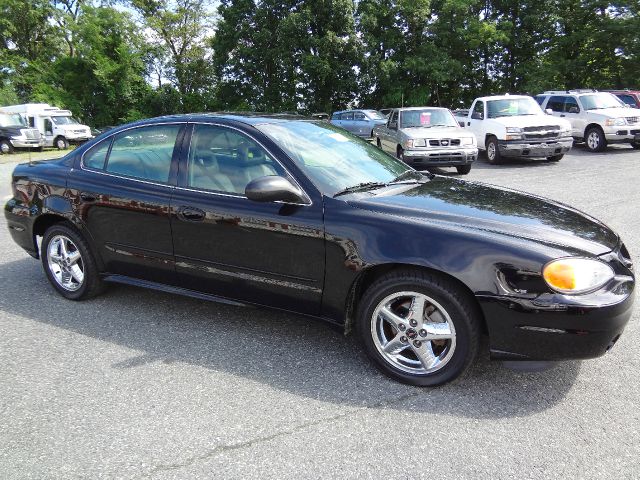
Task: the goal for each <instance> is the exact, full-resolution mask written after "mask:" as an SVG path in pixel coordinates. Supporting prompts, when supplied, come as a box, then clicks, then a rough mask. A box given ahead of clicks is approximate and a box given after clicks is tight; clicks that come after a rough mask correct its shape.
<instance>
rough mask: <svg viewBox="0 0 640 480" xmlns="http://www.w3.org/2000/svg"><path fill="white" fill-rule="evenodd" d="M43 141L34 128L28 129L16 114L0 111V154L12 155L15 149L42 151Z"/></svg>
mask: <svg viewBox="0 0 640 480" xmlns="http://www.w3.org/2000/svg"><path fill="white" fill-rule="evenodd" d="M43 145H44V140H43V138H42V137H41V136H40V132H38V130H37V129H35V128H29V126H28V125H27V124H26V123H25V121H24V119H23V118H22V117H21V116H20V115H18V114H17V113H4V112H2V111H0V154H7V153H13V152H14V150H15V149H16V148H33V149H35V150H42V146H43Z"/></svg>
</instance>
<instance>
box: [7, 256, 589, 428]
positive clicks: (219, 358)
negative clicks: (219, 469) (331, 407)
mask: <svg viewBox="0 0 640 480" xmlns="http://www.w3.org/2000/svg"><path fill="white" fill-rule="evenodd" d="M0 280H1V281H2V285H3V286H4V287H3V288H2V289H1V290H0V310H2V311H4V312H6V313H7V314H11V315H13V316H19V317H23V318H24V319H26V320H33V321H36V322H40V323H43V324H46V325H49V326H52V327H55V328H60V329H64V330H66V331H70V332H74V333H76V334H80V335H84V336H87V337H91V338H94V339H97V340H100V341H102V342H109V343H112V344H115V345H118V346H122V347H126V348H127V349H132V350H135V351H136V352H137V353H136V354H134V355H132V356H131V357H130V358H127V359H126V360H122V361H118V362H116V363H113V364H112V365H111V367H112V368H114V369H122V370H126V369H135V368H139V367H141V366H144V365H146V364H149V363H152V362H161V363H166V364H171V363H175V362H184V363H187V364H190V365H197V366H200V367H204V368H206V369H209V370H211V371H217V372H225V373H229V374H233V375H236V376H239V377H242V378H246V379H248V380H251V381H256V382H259V383H263V384H267V385H269V386H271V387H274V388H277V389H280V390H282V391H286V392H289V393H292V394H295V395H299V396H301V397H308V398H313V399H319V400H322V401H326V402H332V403H338V404H348V405H353V406H360V407H367V408H386V409H389V408H393V409H398V410H404V411H415V412H430V413H436V414H445V415H452V416H464V417H471V418H502V417H517V416H528V415H532V414H535V413H537V412H540V411H543V410H545V409H548V408H550V407H552V406H553V405H555V404H557V403H558V402H560V401H561V400H562V399H563V398H564V397H565V396H566V395H567V393H568V392H569V391H570V390H571V388H572V385H573V384H574V383H575V381H576V378H577V376H578V374H579V371H580V362H566V363H561V364H558V365H557V366H556V367H555V368H553V369H551V370H547V371H544V372H538V373H525V372H517V371H512V370H509V369H507V368H504V367H503V366H502V364H501V363H498V362H490V361H489V360H488V355H487V354H486V353H483V354H482V355H481V356H480V358H479V360H478V362H477V364H476V365H475V366H473V367H472V368H471V370H470V371H469V372H468V373H467V375H466V376H464V377H463V378H462V379H460V380H459V381H458V382H455V383H453V384H449V385H445V386H442V387H439V388H435V389H420V388H416V387H411V386H407V385H402V384H399V383H397V382H394V381H392V380H390V379H388V378H387V377H385V376H383V375H382V374H380V373H379V372H378V371H377V370H376V369H375V368H374V367H373V366H372V365H371V363H370V362H369V360H368V359H367V358H366V356H365V354H364V352H363V351H362V349H361V348H360V347H359V344H358V343H357V341H356V339H355V338H354V336H353V335H351V336H347V337H345V336H344V335H343V334H342V332H341V331H338V330H336V329H334V328H331V327H330V326H329V325H327V324H325V323H323V322H319V321H313V320H310V319H308V318H306V317H302V316H299V315H293V314H289V313H283V312H279V311H273V310H267V309H258V308H250V307H234V306H229V305H223V304H217V303H212V302H206V301H201V300H196V299H192V298H187V297H181V296H177V295H170V294H165V293H161V292H155V291H151V290H145V289H140V288H135V287H129V286H120V285H112V286H111V287H110V288H109V289H108V290H107V292H106V293H104V294H103V295H101V296H99V297H97V298H95V299H92V300H88V301H84V302H73V301H69V300H65V299H63V298H62V297H60V296H59V295H58V294H57V293H56V292H55V291H54V290H53V288H52V287H51V286H50V285H49V284H48V282H47V280H46V278H45V276H44V273H43V272H42V270H41V267H40V264H39V262H37V261H34V260H33V259H31V258H25V259H22V260H17V261H13V262H10V263H5V264H4V265H3V268H2V269H1V270H0ZM52 341H54V340H52ZM483 351H484V352H487V345H486V341H485V343H484V345H483Z"/></svg>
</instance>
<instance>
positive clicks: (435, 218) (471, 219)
mask: <svg viewBox="0 0 640 480" xmlns="http://www.w3.org/2000/svg"><path fill="white" fill-rule="evenodd" d="M378 192H380V194H378V195H371V194H363V195H356V196H354V199H353V200H351V201H349V204H350V205H352V206H355V207H357V208H361V209H365V210H370V211H377V212H381V213H388V214H391V215H397V216H404V217H408V218H412V219H417V220H424V221H426V222H428V223H429V224H432V225H433V224H436V223H447V224H452V225H457V226H461V227H464V228H471V229H475V230H478V231H485V232H492V233H498V234H503V235H508V236H511V237H515V238H518V239H523V238H524V239H529V240H535V241H539V242H543V243H547V244H553V245H557V246H559V247H569V248H571V249H579V250H581V251H584V252H588V253H590V254H592V255H602V254H604V253H607V252H609V251H611V250H613V249H614V248H615V247H616V246H617V244H618V240H619V239H618V236H617V235H616V234H615V233H614V232H613V231H612V230H611V229H610V228H609V227H607V226H606V225H605V224H603V223H602V222H600V221H598V220H596V219H595V218H593V217H590V216H589V215H587V214H585V213H583V212H580V211H578V210H575V209H573V208H571V207H569V206H567V205H563V204H561V203H557V202H554V201H551V200H548V199H545V198H542V197H538V196H535V195H531V194H527V193H523V192H518V191H516V190H511V189H505V188H501V187H496V186H492V185H487V184H483V183H479V182H469V181H463V180H456V179H450V178H446V177H441V176H436V177H434V178H433V179H432V180H430V181H428V182H426V183H424V184H420V185H417V186H416V187H415V188H409V189H393V188H390V189H388V190H387V191H378ZM396 192H397V193H396Z"/></svg>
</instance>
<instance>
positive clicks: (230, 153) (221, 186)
mask: <svg viewBox="0 0 640 480" xmlns="http://www.w3.org/2000/svg"><path fill="white" fill-rule="evenodd" d="M267 175H282V176H285V175H286V172H285V171H284V169H283V168H282V167H281V166H280V164H279V163H278V162H276V161H275V160H274V159H273V158H272V157H271V155H269V153H268V152H267V151H266V150H265V149H264V148H262V147H261V146H260V145H259V144H258V143H257V142H256V141H254V140H253V139H251V138H249V137H248V136H246V135H244V134H242V133H240V132H238V131H236V130H232V129H230V128H226V127H221V126H218V125H204V124H196V125H195V126H194V129H193V134H192V137H191V146H190V147H189V160H188V180H187V184H188V186H189V187H191V188H196V189H198V190H211V191H215V192H225V193H236V194H241V195H244V191H245V188H246V187H247V185H248V184H249V182H251V181H252V180H255V179H256V178H258V177H264V176H267Z"/></svg>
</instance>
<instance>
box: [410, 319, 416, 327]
mask: <svg viewBox="0 0 640 480" xmlns="http://www.w3.org/2000/svg"><path fill="white" fill-rule="evenodd" d="M409 325H411V326H412V327H415V326H416V325H418V322H417V321H415V320H410V321H409Z"/></svg>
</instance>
